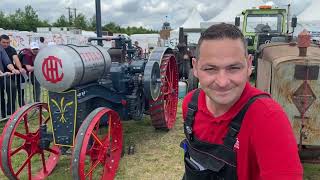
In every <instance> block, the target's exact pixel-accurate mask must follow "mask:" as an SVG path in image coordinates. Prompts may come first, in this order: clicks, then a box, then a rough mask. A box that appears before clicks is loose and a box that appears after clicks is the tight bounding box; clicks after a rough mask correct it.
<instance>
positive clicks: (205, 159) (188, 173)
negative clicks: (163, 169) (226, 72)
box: [181, 89, 269, 180]
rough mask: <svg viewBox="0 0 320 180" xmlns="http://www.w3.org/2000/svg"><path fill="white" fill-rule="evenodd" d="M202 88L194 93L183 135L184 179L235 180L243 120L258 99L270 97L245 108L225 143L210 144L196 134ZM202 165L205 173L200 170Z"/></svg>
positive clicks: (237, 117)
mask: <svg viewBox="0 0 320 180" xmlns="http://www.w3.org/2000/svg"><path fill="white" fill-rule="evenodd" d="M199 93H200V89H197V90H196V91H195V92H194V93H193V94H192V98H191V101H190V102H189V104H188V110H187V114H186V119H185V122H184V133H185V135H186V139H184V140H183V141H182V142H181V147H182V148H183V149H184V151H185V157H184V161H185V175H184V179H185V180H236V179H237V168H236V165H237V163H236V153H235V151H234V149H233V147H234V145H235V143H236V141H237V135H238V133H239V130H240V128H241V124H242V120H243V118H244V115H245V113H246V111H247V110H248V108H249V106H250V105H251V104H252V103H253V102H254V101H255V100H256V99H257V98H259V97H269V95H267V94H259V95H256V96H254V97H252V98H251V99H249V101H248V102H247V103H246V104H245V105H244V107H243V108H242V109H241V110H240V112H239V113H238V114H237V115H236V116H235V117H234V118H233V119H232V121H231V122H230V125H229V130H228V132H227V134H226V136H225V137H224V139H223V144H211V143H208V142H203V141H200V140H199V139H197V137H195V136H194V135H193V130H192V128H193V122H194V117H195V115H196V113H197V111H198V96H199ZM190 158H191V159H190ZM198 164H200V165H201V166H202V168H204V169H205V170H200V169H201V168H200V167H199V165H198Z"/></svg>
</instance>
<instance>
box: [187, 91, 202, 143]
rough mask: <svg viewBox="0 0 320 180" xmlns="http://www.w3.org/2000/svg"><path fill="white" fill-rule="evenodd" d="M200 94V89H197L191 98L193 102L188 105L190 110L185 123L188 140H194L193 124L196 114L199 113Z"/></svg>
mask: <svg viewBox="0 0 320 180" xmlns="http://www.w3.org/2000/svg"><path fill="white" fill-rule="evenodd" d="M199 94H200V89H196V90H195V91H194V92H193V94H192V97H191V101H190V102H189V104H188V110H187V114H186V119H185V122H184V132H185V134H186V136H187V138H188V139H190V140H193V130H192V127H193V122H194V117H195V115H196V112H197V111H198V97H199Z"/></svg>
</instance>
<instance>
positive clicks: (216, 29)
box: [197, 23, 248, 55]
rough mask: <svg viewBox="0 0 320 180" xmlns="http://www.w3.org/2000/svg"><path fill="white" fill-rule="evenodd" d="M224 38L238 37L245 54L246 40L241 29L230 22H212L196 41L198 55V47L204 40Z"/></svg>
mask: <svg viewBox="0 0 320 180" xmlns="http://www.w3.org/2000/svg"><path fill="white" fill-rule="evenodd" d="M224 38H228V39H233V40H236V39H240V40H241V41H242V42H243V47H244V50H245V51H246V52H245V53H246V54H245V55H247V54H248V53H247V42H246V40H245V38H244V36H243V34H242V32H241V30H240V29H239V28H238V27H237V26H235V25H232V24H226V23H220V24H214V25H212V26H210V27H209V28H208V29H206V30H205V31H204V32H203V33H202V34H201V36H200V38H199V41H198V52H197V54H198V55H199V48H200V46H201V44H202V42H203V41H204V40H221V39H224Z"/></svg>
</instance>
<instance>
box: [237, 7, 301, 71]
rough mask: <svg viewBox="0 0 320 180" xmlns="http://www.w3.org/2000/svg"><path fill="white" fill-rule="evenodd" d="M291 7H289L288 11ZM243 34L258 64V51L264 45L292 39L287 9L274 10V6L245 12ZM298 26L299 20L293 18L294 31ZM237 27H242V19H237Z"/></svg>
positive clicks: (254, 62) (249, 51)
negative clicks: (280, 39) (283, 38)
mask: <svg viewBox="0 0 320 180" xmlns="http://www.w3.org/2000/svg"><path fill="white" fill-rule="evenodd" d="M289 7H290V5H288V9H290V8H289ZM241 14H242V15H243V23H242V33H243V34H244V36H245V38H246V40H247V45H248V53H249V54H252V55H254V61H253V65H254V66H255V64H256V59H257V51H258V50H259V47H260V46H261V45H262V44H268V43H270V42H271V41H272V39H276V37H286V38H288V37H289V38H290V37H291V36H292V33H293V31H292V32H290V33H289V19H288V17H289V16H288V11H287V9H280V8H272V6H266V5H264V6H260V7H259V8H252V9H247V10H244V11H243V12H242V13H241ZM296 24H297V18H296V17H295V16H293V17H292V20H291V27H292V29H294V28H295V27H296ZM235 25H236V26H238V27H240V17H239V16H237V17H236V18H235Z"/></svg>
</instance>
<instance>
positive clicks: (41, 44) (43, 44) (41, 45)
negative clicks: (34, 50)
mask: <svg viewBox="0 0 320 180" xmlns="http://www.w3.org/2000/svg"><path fill="white" fill-rule="evenodd" d="M39 47H40V49H42V48H44V47H46V44H45V43H44V37H42V36H41V37H40V44H39Z"/></svg>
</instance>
